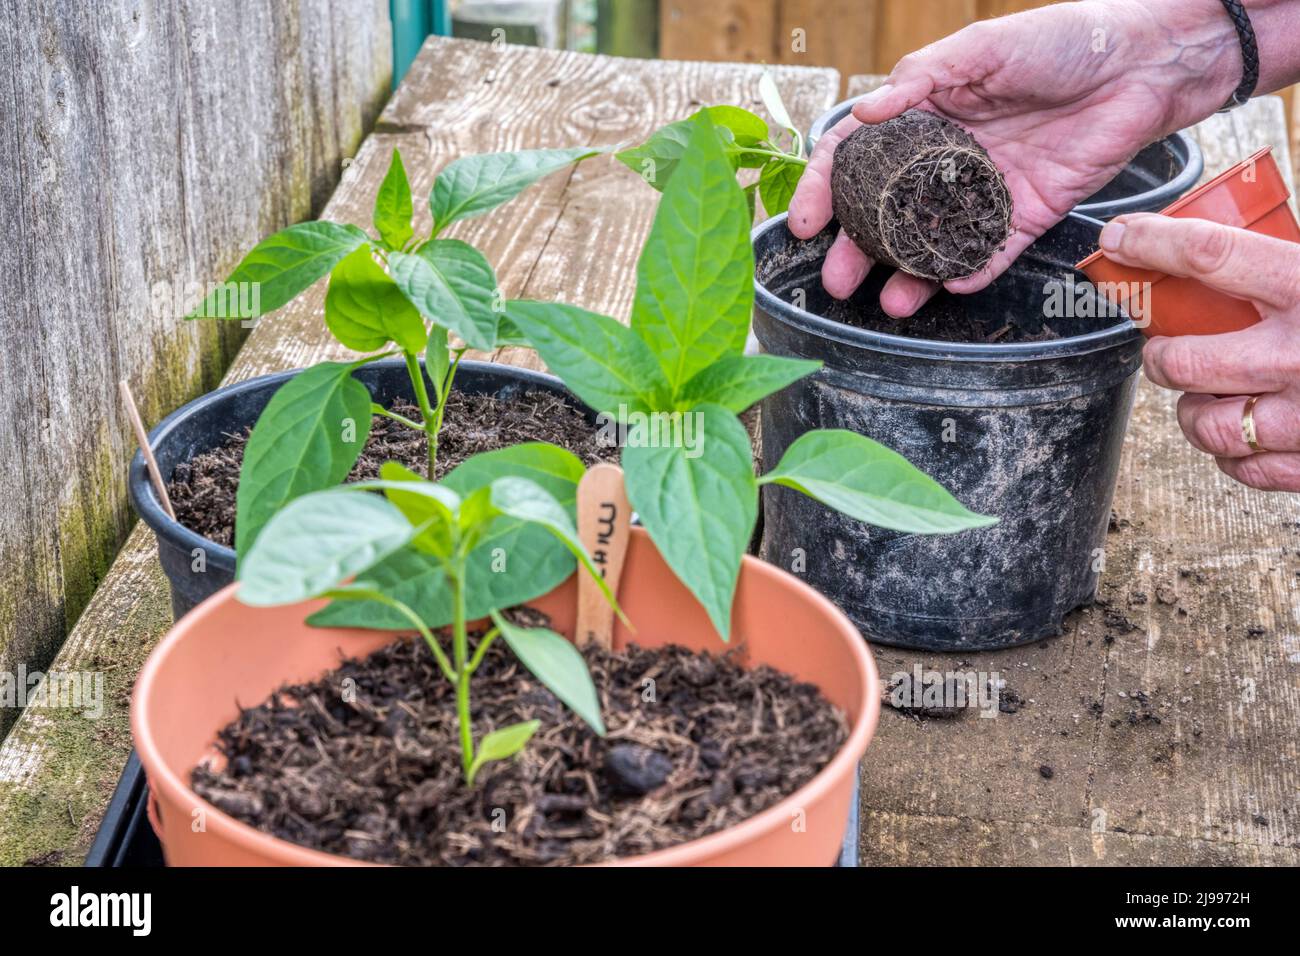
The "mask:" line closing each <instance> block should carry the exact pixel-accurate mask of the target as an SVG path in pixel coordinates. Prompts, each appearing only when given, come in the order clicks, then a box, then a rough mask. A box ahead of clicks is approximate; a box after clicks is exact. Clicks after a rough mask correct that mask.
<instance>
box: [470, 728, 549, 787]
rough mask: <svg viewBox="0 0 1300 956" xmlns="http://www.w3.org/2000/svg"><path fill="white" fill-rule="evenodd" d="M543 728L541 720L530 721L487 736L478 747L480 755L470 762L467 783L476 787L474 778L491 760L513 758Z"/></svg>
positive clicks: (476, 755) (495, 731)
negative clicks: (539, 728)
mask: <svg viewBox="0 0 1300 956" xmlns="http://www.w3.org/2000/svg"><path fill="white" fill-rule="evenodd" d="M540 726H542V722H541V721H540V720H528V721H524V722H523V723H520V724H511V725H510V726H509V727H502V728H501V729H500V730H494V731H492V733H490V734H486V735H485V736H484V737H483V739H482V740H481V741H479V745H478V753H477V754H475V755H474V759H473V760H472V761H471V762H470V765H469V773H468V774H466V781H465V782H466V783H468V784H469V785H470V786H471V787H472V786H474V778H475V777H477V776H478V772H479V770H481V769H482V768H483V765H484V764H485V763H487V762H488V761H491V760H505V759H506V758H507V757H513V756H514V755H515V754H517V753H519V751H521V750H523V749H524V745H525V744H527V743H528V741H529V740H530V739H532V736H533V734H535V733H536V732H537V728H538V727H540Z"/></svg>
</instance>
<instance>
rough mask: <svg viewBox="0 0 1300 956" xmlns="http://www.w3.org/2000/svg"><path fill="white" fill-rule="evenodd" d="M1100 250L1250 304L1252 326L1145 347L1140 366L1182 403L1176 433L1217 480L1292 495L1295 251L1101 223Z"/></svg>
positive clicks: (1214, 227)
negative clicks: (1208, 460)
mask: <svg viewBox="0 0 1300 956" xmlns="http://www.w3.org/2000/svg"><path fill="white" fill-rule="evenodd" d="M1101 247H1102V249H1103V250H1105V252H1106V255H1107V256H1109V257H1110V258H1111V259H1113V260H1115V261H1116V262H1119V263H1122V264H1123V265H1127V266H1134V267H1137V268H1142V269H1154V270H1156V271H1157V272H1163V273H1166V274H1168V275H1179V276H1196V277H1197V278H1198V279H1200V280H1201V281H1202V282H1204V283H1206V284H1207V285H1209V286H1212V287H1213V288H1215V289H1218V290H1220V291H1222V292H1226V293H1228V294H1229V295H1233V296H1236V297H1238V298H1241V299H1247V300H1249V301H1250V302H1252V303H1254V305H1255V307H1256V308H1257V309H1258V310H1259V313H1260V315H1261V316H1262V317H1263V321H1261V322H1260V323H1258V324H1257V325H1252V326H1251V327H1250V328H1248V329H1244V330H1242V331H1240V332H1228V333H1225V334H1223V335H1181V336H1177V337H1173V338H1168V337H1165V338H1153V339H1151V341H1149V342H1148V343H1147V346H1146V349H1145V351H1144V352H1143V356H1142V358H1143V364H1144V366H1145V369H1146V374H1147V377H1148V378H1149V379H1151V381H1153V382H1155V383H1156V384H1157V385H1163V386H1164V387H1165V388H1172V389H1176V390H1178V391H1180V392H1183V393H1184V394H1183V395H1182V397H1181V398H1179V400H1178V423H1179V425H1181V426H1182V429H1183V433H1184V434H1185V435H1186V436H1187V440H1188V441H1189V442H1191V443H1192V445H1193V446H1195V447H1196V448H1198V449H1200V450H1201V451H1203V452H1205V453H1206V454H1208V455H1213V456H1214V459H1215V461H1216V462H1217V463H1218V466H1219V467H1220V468H1221V469H1222V470H1223V471H1224V472H1225V473H1226V474H1228V475H1230V476H1231V477H1233V478H1235V479H1236V480H1237V481H1240V482H1241V483H1242V484H1245V485H1249V486H1251V487H1252V488H1261V489H1265V490H1271V491H1300V246H1298V245H1296V244H1295V243H1293V242H1285V241H1283V240H1281V239H1274V238H1271V237H1270V236H1262V235H1257V234H1255V233H1252V232H1247V231H1246V230H1244V229H1232V228H1229V227H1228V226H1221V225H1218V224H1217V223H1212V222H1206V221H1204V220H1200V219H1172V218H1169V217H1167V216H1158V215H1153V214H1147V215H1133V216H1120V217H1119V218H1118V219H1115V220H1114V221H1113V222H1111V223H1109V224H1108V225H1107V226H1106V228H1105V229H1104V230H1102V234H1101ZM1252 397H1253V399H1254V400H1253V401H1252ZM1252 440H1253V446H1252V444H1251V442H1252Z"/></svg>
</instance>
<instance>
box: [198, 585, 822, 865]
mask: <svg viewBox="0 0 1300 956" xmlns="http://www.w3.org/2000/svg"><path fill="white" fill-rule="evenodd" d="M518 613H524V614H535V612H530V611H526V610H525V611H522V612H518ZM585 656H586V658H587V663H588V665H589V667H590V668H591V672H592V677H593V679H594V680H595V682H596V686H597V687H598V688H600V693H601V704H602V709H603V712H604V719H605V723H606V726H607V728H608V731H609V733H608V736H607V737H605V738H604V739H602V738H600V737H597V736H596V735H595V734H594V733H593V732H592V731H591V730H590V728H588V727H587V725H586V724H584V723H583V722H582V721H581V720H579V719H578V718H577V717H575V716H574V715H573V713H572V712H571V711H569V710H568V709H567V708H565V707H564V706H563V705H561V704H560V703H559V701H558V700H556V698H555V697H554V696H552V695H551V693H550V691H548V690H547V689H546V688H545V687H543V686H542V685H541V684H540V683H539V682H538V681H536V680H535V679H534V678H533V677H532V675H531V674H530V673H528V671H526V670H524V669H523V668H522V667H520V666H519V664H518V663H517V661H516V659H515V658H514V656H513V655H511V654H510V653H509V651H508V650H506V649H505V648H504V647H503V644H502V643H501V642H498V643H495V644H494V645H493V646H492V648H491V649H490V650H489V652H488V654H487V656H486V657H485V659H484V662H483V664H482V666H481V667H480V669H479V670H478V672H477V673H476V674H475V676H474V685H473V695H474V696H473V700H474V725H475V727H474V732H475V738H476V739H480V738H481V736H482V735H483V733H485V732H487V731H489V730H492V729H493V728H498V727H503V726H506V725H508V724H512V723H515V722H517V721H523V720H531V719H538V720H540V721H541V725H542V726H541V728H540V729H539V730H538V732H537V733H536V735H535V736H534V737H533V738H532V740H531V741H529V743H528V745H527V746H526V747H525V748H524V750H523V751H522V752H521V753H520V754H518V755H516V756H515V757H513V758H511V759H509V760H505V761H497V762H493V763H490V764H488V765H486V766H485V767H484V768H483V769H482V770H481V771H480V772H479V777H478V780H477V781H476V785H475V787H474V788H473V789H469V788H467V787H466V786H465V784H464V781H463V779H462V776H461V767H460V753H459V749H458V745H457V743H456V740H457V731H456V726H457V725H456V716H455V696H454V692H453V688H452V687H451V685H450V684H449V683H448V682H447V681H446V680H445V679H444V678H443V677H442V675H441V674H440V673H439V672H438V671H437V670H436V667H435V664H434V661H433V657H432V655H431V654H430V653H429V650H428V648H427V647H426V646H425V645H424V643H423V642H422V641H411V640H398V641H396V642H394V643H393V644H390V645H388V646H387V647H384V648H382V649H380V650H379V651H376V652H375V653H374V654H372V655H371V656H370V657H368V658H366V659H364V660H361V661H347V662H344V663H343V665H342V666H341V667H339V668H338V669H337V670H335V671H332V672H331V673H329V674H327V675H325V676H324V677H323V678H321V679H320V680H319V681H316V682H314V683H311V684H304V685H301V686H295V687H286V688H283V689H282V690H281V691H279V692H278V693H276V694H274V695H273V696H272V697H271V698H270V699H269V700H268V701H267V702H265V703H263V704H260V705H259V706H256V707H253V708H250V709H248V710H244V711H242V712H241V714H240V717H239V719H238V720H236V721H235V722H233V723H232V724H230V725H229V726H227V727H226V728H224V729H223V730H222V731H221V733H220V735H219V747H220V750H221V753H222V754H223V755H224V758H225V760H224V768H223V769H221V770H220V771H218V770H215V769H213V768H211V767H209V766H200V767H198V768H196V769H195V770H194V772H193V775H192V782H193V785H194V789H195V790H196V791H197V792H198V793H199V794H200V795H201V796H203V797H204V798H205V799H207V800H209V801H210V802H211V803H213V804H214V805H216V806H217V807H219V808H221V809H222V810H224V811H226V812H227V813H229V814H231V815H232V816H234V817H237V818H238V819H240V820H243V821H244V822H246V823H249V824H251V825H252V826H255V827H257V828H258V829H260V830H262V831H263V832H266V833H270V834H273V835H275V836H277V837H281V838H283V839H285V840H289V841H291V842H293V843H296V844H299V845H301V846H306V847H311V848H314V849H318V850H324V851H326V852H329V853H336V854H344V855H347V856H350V857H353V858H355V859H359V860H366V861H371V862H381V863H395V864H403V865H416V866H419V865H446V866H466V865H511V864H523V865H545V864H578V863H595V862H598V861H601V860H607V859H610V858H612V857H626V856H634V855H637V854H643V853H648V852H651V851H653V850H657V849H662V848H665V847H669V846H673V845H676V844H679V843H683V842H685V841H688V840H692V839H695V838H698V837H701V836H704V835H706V834H709V833H714V832H716V831H718V830H721V829H724V828H726V827H729V826H732V825H734V824H736V823H738V822H739V821H741V820H744V819H746V818H747V817H750V816H753V815H754V814H755V813H758V812H759V811H761V810H764V809H766V808H767V807H770V806H772V805H773V804H775V803H777V802H778V801H779V800H781V799H782V798H784V797H785V796H787V795H789V794H790V793H792V792H794V791H795V790H796V789H798V788H799V787H801V786H803V785H804V784H805V783H807V782H808V781H809V780H811V779H812V777H813V776H814V775H815V774H816V773H817V772H818V771H819V770H820V769H821V768H822V767H824V766H825V765H826V764H827V763H828V762H829V761H830V760H831V758H832V757H833V756H834V755H835V753H836V752H837V751H838V749H839V748H840V746H841V745H842V744H843V742H844V741H845V739H846V738H847V734H848V730H847V726H846V723H845V720H844V717H843V716H842V715H841V714H840V712H839V711H837V710H836V709H835V708H834V707H832V706H831V705H830V704H829V703H827V701H826V700H825V699H824V698H823V697H822V696H821V694H820V692H819V691H818V690H817V688H816V687H814V686H812V685H809V684H800V683H798V682H796V681H795V680H794V679H793V678H791V677H789V676H787V675H784V674H781V673H779V672H777V671H774V670H772V669H771V668H767V667H758V668H754V669H752V670H747V669H745V668H743V667H741V666H740V665H739V664H738V663H737V662H736V661H735V660H734V659H732V657H731V656H730V655H729V656H727V657H721V658H719V657H712V656H709V655H704V654H693V653H691V652H690V651H687V650H685V649H684V648H681V647H668V648H662V649H657V650H647V649H643V648H638V647H635V646H633V647H629V648H627V649H626V650H624V651H621V652H609V651H605V650H602V649H600V648H596V647H594V646H593V647H592V648H589V649H588V650H586V651H585ZM345 681H347V682H349V683H347V684H345V683H344V682H345ZM353 682H354V683H353ZM345 688H346V690H347V692H346V693H345ZM647 697H651V698H653V699H651V700H647V699H646V698H647Z"/></svg>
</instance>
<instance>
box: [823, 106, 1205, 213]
mask: <svg viewBox="0 0 1300 956" xmlns="http://www.w3.org/2000/svg"><path fill="white" fill-rule="evenodd" d="M856 102H857V98H854V99H851V100H845V101H844V102H842V103H836V104H835V105H834V106H832V107H831V108H830V109H829V110H827V111H826V112H825V113H823V114H822V115H821V116H819V117H818V118H817V121H816V122H814V123H813V124H812V126H811V127H810V128H809V130H808V135H807V137H806V138H805V140H804V142H805V143H806V144H807V149H808V152H809V154H811V153H812V151H813V148H814V147H815V146H816V145H817V140H819V139H820V138H821V137H822V136H823V135H825V133H826V131H827V130H829V129H830V128H831V127H833V126H834V125H835V124H836V123H838V122H839V121H840V120H842V119H844V118H845V117H846V116H848V115H849V113H850V112H852V110H853V104H854V103H856ZM1204 171H1205V157H1204V154H1202V152H1201V148H1200V147H1199V146H1198V145H1197V144H1196V141H1195V140H1193V139H1192V138H1191V137H1190V136H1188V135H1187V134H1186V133H1182V132H1179V133H1173V134H1172V135H1169V136H1166V137H1165V138H1164V139H1162V140H1158V141H1157V142H1154V143H1152V144H1151V145H1150V146H1148V147H1146V148H1145V149H1143V150H1142V151H1141V152H1139V153H1138V154H1137V155H1136V156H1134V157H1133V158H1132V159H1131V160H1129V162H1128V164H1127V165H1126V166H1125V167H1124V168H1123V169H1122V170H1121V171H1120V172H1119V175H1117V176H1116V177H1115V178H1114V179H1112V180H1111V181H1110V182H1108V183H1107V184H1106V185H1105V186H1103V187H1101V189H1099V190H1097V192H1095V193H1094V194H1093V195H1091V196H1089V197H1088V198H1087V199H1085V200H1084V201H1083V202H1081V203H1080V204H1079V205H1077V206H1075V207H1074V211H1075V212H1077V213H1080V214H1082V215H1085V216H1091V217H1092V218H1093V219H1101V220H1108V219H1113V218H1114V217H1115V216H1119V215H1123V214H1125V213H1131V212H1159V211H1160V210H1161V209H1164V208H1165V207H1166V206H1168V205H1169V204H1170V203H1172V202H1173V201H1174V200H1175V199H1177V198H1178V197H1179V196H1181V195H1183V194H1184V193H1186V192H1187V191H1188V190H1189V189H1191V188H1192V187H1193V186H1195V185H1196V183H1197V182H1198V181H1199V180H1200V178H1201V174H1202V173H1203V172H1204Z"/></svg>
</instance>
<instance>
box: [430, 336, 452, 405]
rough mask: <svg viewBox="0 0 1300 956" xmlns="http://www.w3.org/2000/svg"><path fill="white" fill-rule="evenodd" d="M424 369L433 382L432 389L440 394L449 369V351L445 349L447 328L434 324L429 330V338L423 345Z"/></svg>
mask: <svg viewBox="0 0 1300 956" xmlns="http://www.w3.org/2000/svg"><path fill="white" fill-rule="evenodd" d="M424 371H425V374H426V375H428V376H429V381H430V382H432V383H433V387H434V389H435V390H436V391H437V392H438V393H439V394H441V393H442V387H443V385H444V384H445V383H446V381H447V373H448V372H450V371H451V353H450V352H449V351H448V349H447V330H446V329H445V328H443V327H442V326H441V325H434V327H433V328H432V329H430V330H429V338H428V340H427V341H426V342H425V346H424Z"/></svg>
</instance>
